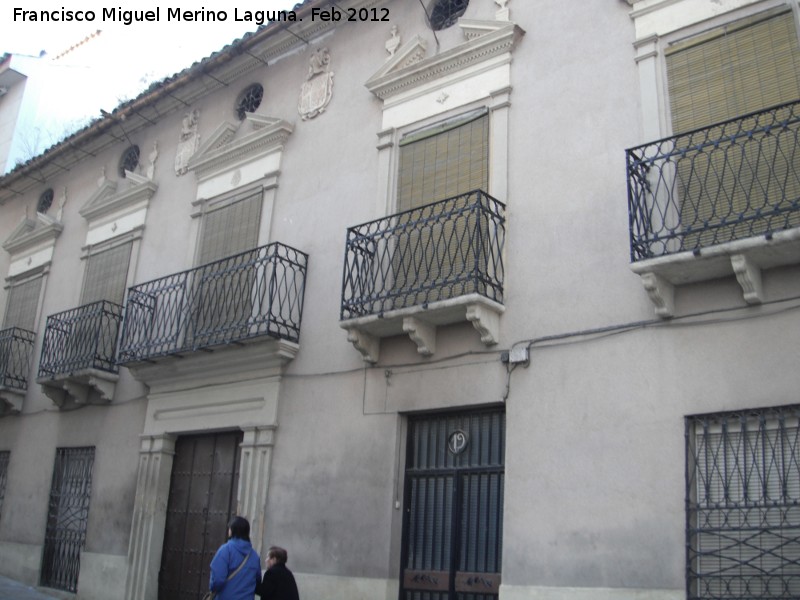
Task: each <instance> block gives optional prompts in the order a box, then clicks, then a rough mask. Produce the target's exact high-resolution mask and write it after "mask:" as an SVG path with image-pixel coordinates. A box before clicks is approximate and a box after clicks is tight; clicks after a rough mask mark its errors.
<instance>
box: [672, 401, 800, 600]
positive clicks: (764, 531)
mask: <svg viewBox="0 0 800 600" xmlns="http://www.w3.org/2000/svg"><path fill="white" fill-rule="evenodd" d="M686 460H687V468H686V508H687V519H686V523H687V528H686V541H687V545H686V548H687V598H689V600H694V599H710V598H713V599H720V600H733V599H753V600H755V599H773V598H800V406H791V407H781V408H771V409H759V410H752V411H741V412H733V413H724V414H716V415H702V416H692V417H687V418H686Z"/></svg>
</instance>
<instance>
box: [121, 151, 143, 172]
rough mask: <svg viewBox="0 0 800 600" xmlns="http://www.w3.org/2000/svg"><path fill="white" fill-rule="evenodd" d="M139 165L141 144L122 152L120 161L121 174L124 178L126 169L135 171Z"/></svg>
mask: <svg viewBox="0 0 800 600" xmlns="http://www.w3.org/2000/svg"><path fill="white" fill-rule="evenodd" d="M138 166H139V146H130V147H129V148H128V149H127V150H125V152H123V154H122V158H120V161H119V176H120V177H122V178H124V177H125V171H130V172H131V173H133V172H135V171H136V169H137V167H138Z"/></svg>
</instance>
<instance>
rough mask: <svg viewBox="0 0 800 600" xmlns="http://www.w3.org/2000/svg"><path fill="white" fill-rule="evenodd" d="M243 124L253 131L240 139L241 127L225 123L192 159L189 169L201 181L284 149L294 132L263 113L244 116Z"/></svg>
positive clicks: (286, 124)
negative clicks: (238, 135)
mask: <svg viewBox="0 0 800 600" xmlns="http://www.w3.org/2000/svg"><path fill="white" fill-rule="evenodd" d="M244 123H247V124H249V125H250V126H251V129H252V131H251V132H250V133H247V134H246V135H243V136H241V137H237V136H236V133H237V131H238V130H240V129H241V126H239V127H237V126H236V125H234V124H232V123H228V122H225V123H222V124H221V125H220V126H219V127H217V129H216V130H215V131H214V133H212V134H211V136H210V137H209V138H208V140H206V143H205V144H203V145H202V146H201V147H200V148H199V149H198V150H197V152H196V153H195V155H194V156H192V158H191V160H190V161H189V165H188V169H189V170H190V171H194V172H195V174H196V175H197V177H198V178H199V179H205V178H207V177H209V176H213V175H216V174H218V173H220V172H225V171H233V170H235V169H237V168H239V167H240V166H241V165H243V164H245V163H248V162H250V161H253V160H255V159H257V158H259V157H261V156H264V155H265V154H269V153H271V152H275V151H277V150H280V149H282V148H283V145H284V144H285V143H286V140H287V139H289V136H290V135H291V133H292V131H293V130H294V126H293V125H292V124H291V123H289V122H288V121H284V120H283V119H277V118H274V117H268V116H266V115H263V114H260V113H250V112H249V113H245V120H244V121H243V124H244Z"/></svg>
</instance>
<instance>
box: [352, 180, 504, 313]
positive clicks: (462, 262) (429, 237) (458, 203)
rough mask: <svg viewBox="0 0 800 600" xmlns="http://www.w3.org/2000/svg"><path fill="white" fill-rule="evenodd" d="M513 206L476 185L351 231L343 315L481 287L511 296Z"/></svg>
mask: <svg viewBox="0 0 800 600" xmlns="http://www.w3.org/2000/svg"><path fill="white" fill-rule="evenodd" d="M504 245H505V205H504V204H503V203H501V202H500V201H498V200H496V199H495V198H492V197H491V196H489V195H488V194H487V193H486V192H483V191H481V190H475V191H472V192H469V193H467V194H461V195H459V196H454V197H453V198H448V199H446V200H442V201H440V202H434V203H432V204H427V205H425V206H421V207H418V208H414V209H411V210H407V211H404V212H401V213H397V214H394V215H390V216H388V217H384V218H382V219H378V220H376V221H371V222H369V223H364V224H363V225H358V226H356V227H351V228H349V229H348V230H347V241H346V247H345V261H344V275H343V282H342V305H341V313H340V318H341V319H343V320H344V319H352V318H356V317H361V316H366V315H379V316H382V315H383V314H384V312H387V311H390V310H394V309H399V308H404V307H408V306H424V307H427V306H428V304H429V303H431V302H435V301H438V300H446V299H449V298H454V297H457V296H463V295H467V294H472V293H477V294H480V295H482V296H484V297H486V298H489V299H490V300H494V301H496V302H499V303H502V302H503V276H504V271H503V247H504Z"/></svg>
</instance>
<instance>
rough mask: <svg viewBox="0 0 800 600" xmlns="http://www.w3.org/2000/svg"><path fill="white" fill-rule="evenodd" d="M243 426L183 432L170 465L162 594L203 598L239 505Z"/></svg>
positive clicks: (167, 598) (168, 599)
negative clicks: (212, 431) (232, 428)
mask: <svg viewBox="0 0 800 600" xmlns="http://www.w3.org/2000/svg"><path fill="white" fill-rule="evenodd" d="M241 442H242V432H240V431H231V432H222V433H213V434H206V435H187V436H182V437H179V438H178V440H177V441H176V443H175V458H174V461H173V465H172V477H171V481H170V491H169V500H168V503H167V521H166V527H165V530H164V548H163V552H162V555H161V570H160V572H159V577H158V597H159V600H199V599H200V598H202V597H203V594H205V593H206V592H207V591H208V580H209V565H210V563H211V559H212V558H213V557H214V554H215V553H216V551H217V549H218V548H219V547H220V546H221V545H222V544H223V543H225V541H226V538H227V530H228V522H229V521H230V518H231V517H232V516H233V515H234V513H235V510H236V490H237V486H238V482H239V460H240V459H239V456H240V451H239V445H240V444H241Z"/></svg>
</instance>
